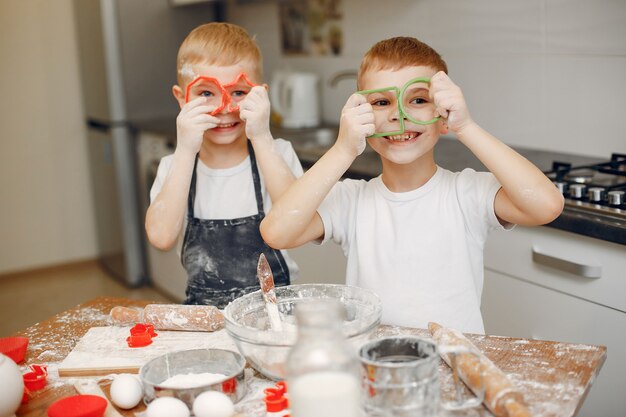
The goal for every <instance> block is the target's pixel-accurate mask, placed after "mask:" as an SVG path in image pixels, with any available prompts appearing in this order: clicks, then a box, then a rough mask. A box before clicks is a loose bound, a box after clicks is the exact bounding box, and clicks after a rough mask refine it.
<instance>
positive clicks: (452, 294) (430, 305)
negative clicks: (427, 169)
mask: <svg viewBox="0 0 626 417" xmlns="http://www.w3.org/2000/svg"><path fill="white" fill-rule="evenodd" d="M499 189H500V184H499V183H498V181H497V180H496V178H495V176H494V175H493V174H491V173H488V172H476V171H474V170H472V169H465V170H463V171H462V172H456V173H454V172H451V171H448V170H446V169H443V168H441V167H437V171H436V173H435V175H433V177H432V178H431V179H430V180H429V181H428V182H427V183H426V184H424V185H423V186H421V187H420V188H418V189H416V190H412V191H409V192H404V193H394V192H391V191H389V189H388V188H387V187H386V186H385V185H384V183H383V181H382V178H381V177H380V176H378V177H376V178H373V179H372V180H370V181H364V180H349V179H347V180H344V181H343V182H340V183H338V184H336V185H335V186H334V187H333V189H332V190H331V192H330V193H329V195H328V196H327V198H326V199H325V200H324V202H323V203H322V205H321V206H320V208H319V210H318V212H319V214H320V216H321V218H322V221H323V223H324V240H323V242H322V243H324V242H326V241H328V240H330V239H332V240H333V241H335V242H337V243H338V244H340V245H341V247H342V249H343V252H344V254H345V255H346V257H347V258H348V265H347V271H346V284H348V285H354V286H359V287H363V288H368V289H371V290H373V291H374V292H376V293H377V294H378V295H379V296H380V298H381V299H382V304H383V319H382V321H383V323H385V324H391V325H397V326H410V327H418V328H427V326H428V322H430V321H434V322H437V323H439V324H441V325H443V326H447V327H451V328H455V329H457V330H460V331H462V332H470V333H484V326H483V321H482V316H481V313H480V298H481V293H482V289H483V245H484V242H485V239H486V237H487V233H488V232H489V230H491V229H496V228H502V226H501V224H500V222H499V221H498V219H497V217H496V215H495V211H494V199H495V195H496V193H497V192H498V190H499Z"/></svg>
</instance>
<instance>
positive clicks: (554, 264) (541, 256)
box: [533, 247, 602, 278]
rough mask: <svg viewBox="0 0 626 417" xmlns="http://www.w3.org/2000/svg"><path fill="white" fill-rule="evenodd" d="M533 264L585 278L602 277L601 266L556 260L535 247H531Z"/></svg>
mask: <svg viewBox="0 0 626 417" xmlns="http://www.w3.org/2000/svg"><path fill="white" fill-rule="evenodd" d="M533 262H535V263H538V264H541V265H545V266H548V267H550V268H555V269H558V270H560V271H565V272H569V273H571V274H575V275H579V276H581V277H585V278H601V277H602V266H600V265H585V264H579V263H576V262H573V261H568V260H566V259H561V258H557V257H556V256H552V255H548V254H545V253H543V252H541V251H540V250H539V249H537V248H535V247H533Z"/></svg>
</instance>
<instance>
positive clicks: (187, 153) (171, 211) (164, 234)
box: [145, 97, 218, 250]
mask: <svg viewBox="0 0 626 417" xmlns="http://www.w3.org/2000/svg"><path fill="white" fill-rule="evenodd" d="M205 103H206V99H205V98H204V97H198V98H196V99H195V100H192V101H190V102H189V103H187V104H185V105H184V106H183V107H182V109H181V111H180V113H179V115H178V117H177V118H176V140H177V142H176V150H175V151H174V160H173V161H172V165H171V167H170V170H169V172H168V173H167V177H166V178H165V181H164V183H163V187H162V188H161V191H160V192H159V194H158V195H157V196H156V198H155V199H154V201H152V203H151V204H150V207H148V212H147V213H146V224H145V226H146V234H147V235H148V240H149V241H150V243H151V244H152V245H153V246H155V247H156V248H158V249H161V250H168V249H171V248H172V247H173V246H174V244H176V240H177V239H178V236H179V234H180V231H181V229H182V227H183V220H184V219H185V214H186V210H187V197H188V195H189V185H190V183H191V176H192V174H193V167H194V162H195V159H196V154H197V153H198V152H199V151H200V147H201V146H202V138H203V136H204V132H205V131H206V130H208V129H211V128H213V127H215V126H217V122H218V119H217V118H216V117H214V116H211V115H209V114H208V113H209V112H210V111H211V110H213V107H212V106H208V105H206V104H205Z"/></svg>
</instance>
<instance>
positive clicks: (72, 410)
mask: <svg viewBox="0 0 626 417" xmlns="http://www.w3.org/2000/svg"><path fill="white" fill-rule="evenodd" d="M106 408H107V400H105V399H104V398H102V397H99V396H97V395H73V396H71V397H65V398H61V399H60V400H58V401H55V402H54V403H52V405H51V406H50V407H49V408H48V417H102V416H103V415H104V412H105V410H106Z"/></svg>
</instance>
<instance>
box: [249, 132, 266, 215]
mask: <svg viewBox="0 0 626 417" xmlns="http://www.w3.org/2000/svg"><path fill="white" fill-rule="evenodd" d="M248 153H249V154H250V168H251V169H252V182H253V183H254V196H255V197H256V209H257V210H258V212H259V214H260V215H261V216H262V217H265V211H264V210H263V194H261V176H260V175H259V169H258V168H257V164H256V157H255V156H254V148H253V147H252V142H250V141H249V140H248Z"/></svg>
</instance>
